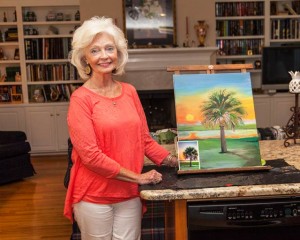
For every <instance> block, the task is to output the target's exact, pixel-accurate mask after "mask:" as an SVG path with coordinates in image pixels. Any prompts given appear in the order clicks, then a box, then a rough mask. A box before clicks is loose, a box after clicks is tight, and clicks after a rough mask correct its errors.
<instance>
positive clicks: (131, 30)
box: [123, 0, 176, 48]
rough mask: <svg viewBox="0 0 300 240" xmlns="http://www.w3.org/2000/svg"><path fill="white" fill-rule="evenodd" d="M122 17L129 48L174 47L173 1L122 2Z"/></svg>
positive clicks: (129, 0)
mask: <svg viewBox="0 0 300 240" xmlns="http://www.w3.org/2000/svg"><path fill="white" fill-rule="evenodd" d="M123 17H124V29H125V35H126V38H127V40H128V45H129V47H131V48H139V47H159V46H173V45H176V23H175V0H145V1H138V0H123Z"/></svg>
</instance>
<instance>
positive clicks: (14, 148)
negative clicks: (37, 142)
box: [0, 142, 31, 161]
mask: <svg viewBox="0 0 300 240" xmlns="http://www.w3.org/2000/svg"><path fill="white" fill-rule="evenodd" d="M30 150H31V148H30V144H29V143H28V142H16V143H9V144H2V145H0V161H1V160H3V159H5V158H9V157H14V156H18V155H21V154H24V153H28V152H30Z"/></svg>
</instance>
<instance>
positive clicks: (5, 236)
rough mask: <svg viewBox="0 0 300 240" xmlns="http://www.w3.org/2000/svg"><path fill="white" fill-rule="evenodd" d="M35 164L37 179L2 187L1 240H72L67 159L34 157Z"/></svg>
mask: <svg viewBox="0 0 300 240" xmlns="http://www.w3.org/2000/svg"><path fill="white" fill-rule="evenodd" d="M32 164H33V166H34V168H35V170H36V173H37V174H36V175H35V176H33V177H31V178H27V179H25V180H22V181H18V182H13V183H10V184H5V185H0V239H1V240H21V239H22V240H35V239H49V240H50V239H51V240H60V239H61V240H67V239H70V235H71V230H72V225H71V223H70V222H69V220H68V219H66V218H65V217H64V216H63V206H64V198H65V194H66V189H65V188H64V185H63V178H64V174H65V170H66V167H67V156H50V157H32Z"/></svg>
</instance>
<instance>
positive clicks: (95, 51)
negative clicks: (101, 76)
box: [91, 49, 99, 54]
mask: <svg viewBox="0 0 300 240" xmlns="http://www.w3.org/2000/svg"><path fill="white" fill-rule="evenodd" d="M97 52H99V50H98V49H92V50H91V53H92V54H95V53H97Z"/></svg>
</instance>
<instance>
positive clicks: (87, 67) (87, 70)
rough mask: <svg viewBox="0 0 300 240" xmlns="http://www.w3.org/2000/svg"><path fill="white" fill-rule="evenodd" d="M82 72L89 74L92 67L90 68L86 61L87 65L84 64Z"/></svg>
mask: <svg viewBox="0 0 300 240" xmlns="http://www.w3.org/2000/svg"><path fill="white" fill-rule="evenodd" d="M84 72H85V74H86V75H91V73H92V69H91V66H90V64H88V63H87V65H86V66H85V69H84Z"/></svg>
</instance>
